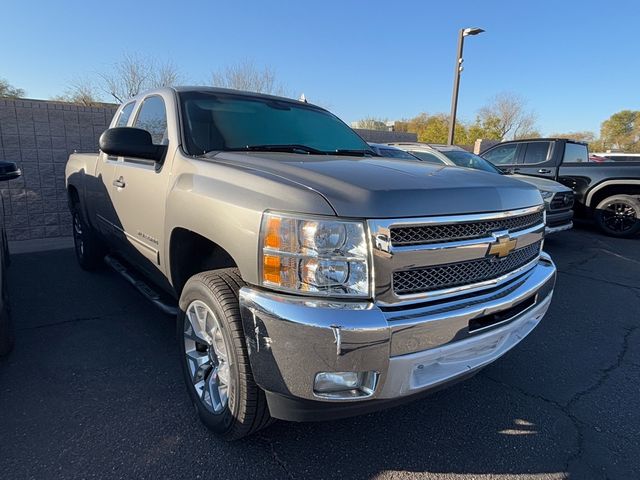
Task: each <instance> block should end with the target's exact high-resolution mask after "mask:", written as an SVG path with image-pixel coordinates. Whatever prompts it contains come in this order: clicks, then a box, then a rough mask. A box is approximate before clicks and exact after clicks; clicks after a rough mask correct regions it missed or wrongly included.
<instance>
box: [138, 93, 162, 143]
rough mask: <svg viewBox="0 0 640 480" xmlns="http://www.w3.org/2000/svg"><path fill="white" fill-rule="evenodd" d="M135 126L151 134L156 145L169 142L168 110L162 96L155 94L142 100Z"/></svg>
mask: <svg viewBox="0 0 640 480" xmlns="http://www.w3.org/2000/svg"><path fill="white" fill-rule="evenodd" d="M133 126H134V127H137V128H141V129H142V130H146V131H147V132H149V133H150V134H151V138H152V139H153V143H154V145H166V144H167V110H166V108H165V106H164V100H163V99H162V97H159V96H157V95H154V96H152V97H147V98H146V99H145V100H144V102H142V107H140V112H139V113H138V118H136V123H135V124H134V125H133Z"/></svg>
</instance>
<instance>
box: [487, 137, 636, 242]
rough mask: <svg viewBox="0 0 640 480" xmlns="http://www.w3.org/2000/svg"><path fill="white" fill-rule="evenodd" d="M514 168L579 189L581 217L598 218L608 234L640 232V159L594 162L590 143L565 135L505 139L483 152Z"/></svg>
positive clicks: (578, 213) (509, 169)
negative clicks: (558, 136)
mask: <svg viewBox="0 0 640 480" xmlns="http://www.w3.org/2000/svg"><path fill="white" fill-rule="evenodd" d="M481 156H482V157H484V158H486V159H487V160H489V161H490V162H491V163H493V164H494V165H495V166H497V167H499V168H500V169H502V170H504V171H506V172H509V173H519V174H523V175H533V176H536V177H544V178H550V179H552V180H555V181H557V182H560V183H562V184H564V185H566V186H568V187H570V188H572V189H573V191H574V192H575V203H574V210H575V214H576V217H577V218H593V219H594V220H595V221H596V223H597V224H598V226H599V227H600V228H601V229H602V231H604V232H605V233H606V234H608V235H612V236H615V237H626V238H629V237H633V236H635V235H637V234H638V233H639V232H640V161H638V162H620V163H613V162H606V163H595V162H589V150H588V147H587V144H586V143H582V142H576V141H573V140H567V139H563V138H537V139H529V140H513V141H509V142H502V143H499V144H497V145H494V146H493V147H491V148H489V149H487V150H485V151H484V152H482V153H481Z"/></svg>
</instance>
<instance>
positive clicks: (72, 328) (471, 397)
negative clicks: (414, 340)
mask: <svg viewBox="0 0 640 480" xmlns="http://www.w3.org/2000/svg"><path fill="white" fill-rule="evenodd" d="M629 242H633V241H619V240H611V239H607V238H605V237H602V236H600V235H598V234H594V233H592V232H589V231H587V230H577V231H571V232H566V233H563V234H560V235H559V236H558V237H557V238H553V239H548V240H547V250H548V251H549V252H550V253H551V254H552V255H553V256H554V259H555V260H556V261H557V263H558V266H559V270H560V276H559V280H558V286H557V288H556V297H555V299H554V302H553V304H552V307H551V310H550V312H549V314H548V316H547V317H546V318H545V320H544V321H543V323H542V324H541V325H540V327H539V328H538V329H537V330H536V331H534V332H533V333H532V334H531V336H530V337H529V338H528V339H526V340H525V341H524V342H523V343H522V345H521V346H520V347H519V348H517V349H515V350H514V351H512V352H510V353H509V354H507V356H505V357H504V358H503V359H501V360H500V361H499V362H497V363H496V364H494V365H492V366H491V367H489V368H487V369H485V370H484V371H483V372H481V373H480V374H479V375H477V376H476V377H474V378H472V379H470V380H468V381H466V382H464V383H461V384H458V385H455V386H453V387H451V388H449V389H447V390H443V391H440V392H437V393H434V394H433V395H431V396H429V397H427V398H425V399H423V400H419V401H417V402H415V403H412V404H409V405H405V406H401V407H397V408H395V409H391V410H386V411H382V412H378V413H374V414H370V415H365V416H362V417H355V418H351V419H346V420H341V421H334V422H324V423H322V422H321V423H306V424H294V423H285V422H277V423H275V424H274V425H272V426H271V427H269V428H268V429H266V430H263V431H261V432H259V433H258V434H257V435H255V436H253V437H250V438H248V439H245V440H242V441H239V442H236V443H231V444H227V443H223V442H221V441H218V440H217V439H216V438H215V437H214V436H213V435H212V434H210V433H209V432H208V431H207V430H206V429H205V428H204V427H202V426H201V424H200V423H199V421H198V420H197V417H196V414H195V412H194V409H193V407H192V406H191V404H190V402H189V399H188V396H187V393H186V390H185V388H184V386H183V380H182V374H181V372H180V363H179V359H178V351H177V346H176V341H175V322H174V320H173V319H172V318H169V317H167V316H165V315H163V314H162V313H160V312H159V311H157V310H156V309H155V308H154V307H153V306H152V305H150V304H149V303H147V301H146V300H145V299H144V298H143V297H142V296H140V295H139V294H138V293H137V292H136V291H135V290H133V289H131V288H130V287H129V286H128V285H127V284H126V283H125V282H124V281H122V279H120V278H119V277H118V276H117V275H116V274H115V273H113V272H111V271H109V270H108V269H106V268H105V269H104V270H103V271H100V272H98V273H97V274H87V273H85V272H83V271H81V270H80V269H79V268H78V267H77V266H76V263H75V260H74V258H73V252H72V251H71V250H59V251H51V252H43V253H34V254H24V255H18V256H15V257H14V259H13V260H14V262H13V265H12V268H11V271H10V294H11V302H12V305H13V315H14V321H15V324H16V328H17V335H16V337H17V345H16V350H15V351H14V353H13V354H12V355H11V356H10V357H8V358H7V359H3V360H0V425H2V428H0V445H1V447H0V450H1V452H2V453H1V456H2V458H3V461H2V462H0V478H7V479H10V478H23V477H29V478H31V477H34V478H65V477H70V478H81V477H89V476H98V477H107V478H108V477H130V478H133V477H135V478H146V477H153V478H158V477H162V478H185V477H186V478H198V476H200V477H201V478H213V477H219V478H412V477H417V476H419V477H420V478H432V477H433V478H435V477H438V476H440V475H446V476H447V478H458V477H459V478H472V477H477V476H481V475H487V476H492V478H494V477H496V478H508V477H518V476H522V477H531V476H540V477H544V478H566V477H567V476H571V477H572V478H598V477H604V476H605V475H606V476H607V477H609V478H632V477H637V474H638V472H640V468H639V463H638V458H639V457H640V455H639V453H640V449H639V447H638V440H637V431H638V425H640V416H639V414H638V412H639V411H640V400H638V395H637V392H638V378H639V376H640V375H639V374H640V355H639V351H638V347H637V345H639V344H640V341H639V340H640V336H639V335H638V333H639V332H638V330H637V327H638V324H639V323H640V321H639V319H638V316H639V315H638V314H637V312H638V311H640V289H639V288H638V287H640V268H638V265H640V264H638V265H636V268H635V269H633V268H632V266H633V265H635V264H634V262H640V252H638V251H637V250H638V248H637V243H635V244H633V243H629ZM603 249H604V250H608V251H610V252H611V253H603V252H602V251H601V250H603ZM629 312H636V314H635V315H630V314H629ZM536 478H537V477H536Z"/></svg>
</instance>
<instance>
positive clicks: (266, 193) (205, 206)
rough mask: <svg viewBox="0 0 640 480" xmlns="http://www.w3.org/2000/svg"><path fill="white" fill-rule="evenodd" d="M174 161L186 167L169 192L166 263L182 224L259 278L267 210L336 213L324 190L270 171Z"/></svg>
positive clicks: (249, 276) (250, 278)
mask: <svg viewBox="0 0 640 480" xmlns="http://www.w3.org/2000/svg"><path fill="white" fill-rule="evenodd" d="M184 164H187V165H186V168H185V165H184ZM175 166H176V167H178V170H183V173H181V174H179V175H178V174H176V175H175V182H174V183H173V185H172V186H171V188H170V190H169V194H168V196H167V205H166V231H165V237H164V238H165V239H166V240H165V241H166V242H167V244H166V245H165V249H164V252H165V259H164V264H165V265H170V264H171V263H170V259H169V252H170V250H171V249H170V248H169V247H170V245H169V244H168V243H169V242H170V239H171V233H172V231H173V230H174V229H175V228H179V227H181V228H185V229H187V230H190V231H193V232H195V233H198V234H199V235H201V236H203V237H205V238H207V239H209V240H211V241H212V242H214V243H215V244H216V245H218V246H220V247H221V248H223V249H224V250H225V251H226V252H227V253H228V254H229V255H230V256H231V257H232V258H233V260H234V261H235V263H236V265H237V266H238V268H239V269H240V273H241V275H242V278H243V280H244V281H246V282H248V283H252V284H258V281H259V279H258V237H259V232H260V222H261V219H262V213H263V212H264V211H265V210H268V209H272V210H279V211H290V212H298V213H308V214H318V215H335V212H334V211H333V209H332V208H331V206H330V205H329V204H328V202H327V201H326V200H325V199H324V198H323V197H322V196H321V195H320V194H318V193H316V192H314V191H312V190H310V189H308V188H305V187H303V186H301V185H299V184H297V183H295V182H291V181H288V180H286V179H283V178H280V177H277V176H273V175H270V174H268V173H263V172H255V171H252V170H248V169H243V168H236V167H235V166H230V165H228V164H227V165H224V164H217V163H214V162H207V161H202V160H190V159H184V158H183V159H182V160H181V161H179V162H176V164H175ZM166 273H167V276H168V277H170V276H171V272H169V271H167V272H166ZM172 283H173V282H172Z"/></svg>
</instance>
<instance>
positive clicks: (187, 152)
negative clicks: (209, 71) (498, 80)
mask: <svg viewBox="0 0 640 480" xmlns="http://www.w3.org/2000/svg"><path fill="white" fill-rule="evenodd" d="M100 150H101V151H100V153H98V154H80V153H76V154H73V155H71V157H70V158H69V162H68V164H67V169H66V178H67V188H68V194H69V206H70V209H71V212H72V214H73V223H74V239H75V245H76V255H77V258H78V261H79V263H80V265H81V266H82V267H83V268H85V269H88V270H91V269H94V268H96V267H98V266H99V265H100V264H101V263H102V262H103V259H104V258H105V255H106V260H107V262H109V263H111V264H112V265H114V266H116V267H117V269H118V270H119V271H121V272H122V273H123V274H125V276H127V277H128V278H130V279H134V281H133V283H134V284H135V285H136V286H137V287H138V288H139V289H140V290H141V291H142V292H143V293H145V294H147V296H149V297H150V298H152V299H153V300H154V301H155V302H156V303H157V304H158V305H160V306H162V307H163V308H164V309H165V310H166V311H171V310H172V307H171V305H172V302H173V305H175V304H176V300H177V305H178V308H177V310H176V313H177V334H178V339H179V341H178V343H179V348H180V352H181V355H180V358H181V359H182V365H183V371H184V377H185V381H186V384H187V389H188V392H189V395H190V397H191V399H192V401H193V402H194V404H195V406H196V409H197V411H198V413H199V416H200V418H201V419H202V421H203V422H204V423H205V424H206V425H207V426H208V427H210V428H211V429H212V430H214V431H215V432H217V433H218V434H219V435H220V436H222V437H223V438H226V439H236V438H240V437H243V436H245V435H248V434H251V433H253V432H255V431H257V430H258V429H260V428H262V427H264V426H265V425H267V424H268V423H269V422H270V421H271V419H273V418H277V419H285V420H292V421H308V420H323V419H330V418H340V417H345V416H350V415H356V414H360V413H364V412H369V411H373V410H377V409H381V408H384V407H387V406H391V405H394V404H397V403H400V402H404V401H408V400H412V399H415V398H416V397H418V396H421V395H422V394H424V393H426V392H429V391H432V390H433V389H435V388H439V387H442V386H444V385H447V384H450V383H452V382H454V381H457V380H461V379H464V378H466V377H469V376H470V375H473V374H474V373H476V372H477V371H478V370H479V369H481V368H482V367H484V366H486V365H488V364H489V363H491V362H493V361H494V360H496V359H497V358H498V357H500V356H501V355H503V354H504V353H506V352H507V351H508V350H510V349H511V348H512V347H514V346H515V345H516V344H517V343H518V342H520V341H521V340H522V339H523V338H524V337H525V336H526V335H527V334H528V333H529V332H531V331H532V330H533V329H534V328H535V327H536V326H537V325H538V323H539V322H540V320H541V319H542V317H543V316H544V314H545V313H546V311H547V309H548V307H549V304H550V302H551V297H552V293H553V288H554V284H555V277H556V270H555V266H554V264H553V262H552V261H551V259H550V258H549V256H548V255H546V254H545V253H544V252H543V251H542V246H543V241H544V228H545V221H544V207H543V204H542V199H541V197H540V193H539V192H538V190H537V189H536V188H535V187H533V186H530V185H528V184H526V183H523V182H519V181H515V180H511V179H509V178H506V177H502V176H499V175H494V174H489V173H484V172H476V171H472V170H469V169H461V168H456V167H448V166H434V165H427V164H420V163H418V162H414V161H406V162H405V161H398V160H395V159H388V158H384V157H379V156H377V155H376V154H375V153H374V152H373V151H372V150H371V149H370V148H369V146H368V145H367V144H366V143H365V142H364V141H363V140H362V139H361V138H360V137H359V136H358V135H357V134H356V133H355V132H354V131H353V130H351V129H350V128H349V127H347V126H346V125H345V124H344V123H343V122H342V121H340V120H339V119H338V118H337V117H335V116H334V115H332V114H331V113H329V112H327V111H326V110H324V109H322V108H319V107H316V106H313V105H310V104H307V103H304V102H299V101H295V100H290V99H285V98H280V97H273V96H266V95H258V94H251V93H246V92H238V91H233V90H223V89H213V88H195V87H192V88H186V87H183V88H164V89H158V90H154V91H150V92H147V93H144V94H142V95H140V96H138V97H136V98H134V99H132V100H131V101H129V102H127V103H125V104H124V105H122V106H121V107H120V108H119V110H118V111H117V113H116V115H115V117H114V119H113V121H112V124H111V128H109V129H108V130H107V131H105V132H104V133H103V135H102V136H101V138H100ZM136 278H137V280H135V279H136Z"/></svg>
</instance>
